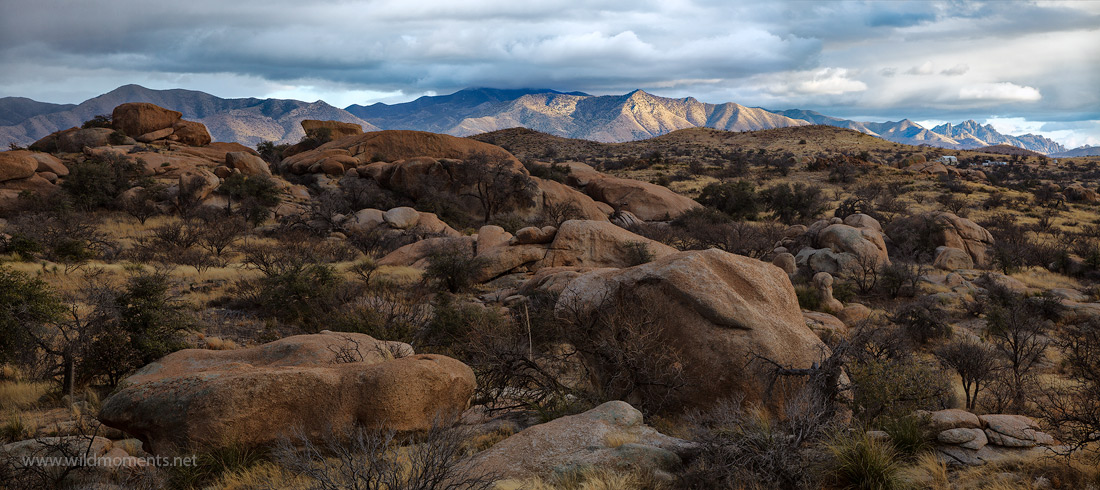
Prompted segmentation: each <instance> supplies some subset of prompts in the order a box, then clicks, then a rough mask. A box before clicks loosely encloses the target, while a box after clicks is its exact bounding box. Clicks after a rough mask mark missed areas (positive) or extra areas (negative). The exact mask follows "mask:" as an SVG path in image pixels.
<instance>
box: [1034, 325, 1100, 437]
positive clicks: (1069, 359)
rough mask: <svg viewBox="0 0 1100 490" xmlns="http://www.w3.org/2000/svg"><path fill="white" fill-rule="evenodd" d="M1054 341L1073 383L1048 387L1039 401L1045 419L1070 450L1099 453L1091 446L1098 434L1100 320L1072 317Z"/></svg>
mask: <svg viewBox="0 0 1100 490" xmlns="http://www.w3.org/2000/svg"><path fill="white" fill-rule="evenodd" d="M1056 342H1057V346H1058V347H1059V349H1060V350H1061V353H1062V356H1063V361H1062V363H1063V365H1064V367H1065V371H1066V375H1067V376H1068V377H1069V378H1070V379H1072V380H1073V381H1074V382H1073V383H1069V384H1065V385H1061V386H1057V387H1054V388H1052V389H1050V390H1048V392H1047V397H1046V398H1047V399H1046V401H1045V403H1044V404H1043V406H1044V408H1045V409H1046V413H1047V415H1048V419H1049V420H1050V421H1051V423H1052V424H1053V426H1054V427H1055V428H1056V429H1057V430H1058V433H1059V434H1060V435H1061V436H1062V437H1063V440H1064V441H1066V442H1067V443H1069V444H1070V445H1071V448H1072V449H1073V450H1079V449H1091V450H1092V451H1093V452H1098V453H1100V448H1098V447H1097V446H1096V445H1095V442H1096V440H1097V439H1098V435H1100V319H1097V318H1096V317H1091V316H1090V317H1086V318H1077V319H1075V320H1074V321H1072V322H1070V323H1069V324H1068V325H1066V326H1065V328H1063V329H1062V331H1061V332H1060V333H1059V335H1058V336H1057V338H1056ZM1090 444H1091V445H1090Z"/></svg>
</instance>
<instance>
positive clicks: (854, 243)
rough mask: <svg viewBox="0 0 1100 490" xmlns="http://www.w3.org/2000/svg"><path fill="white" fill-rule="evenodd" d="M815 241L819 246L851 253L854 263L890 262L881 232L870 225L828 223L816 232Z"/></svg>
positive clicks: (876, 264) (881, 263)
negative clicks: (864, 226) (855, 225)
mask: <svg viewBox="0 0 1100 490" xmlns="http://www.w3.org/2000/svg"><path fill="white" fill-rule="evenodd" d="M876 224H877V222H876ZM817 242H818V244H819V245H820V246H821V247H827V248H829V249H831V250H832V251H833V252H836V253H847V254H851V255H852V256H854V257H855V263H856V264H861V265H863V264H865V265H868V266H871V265H873V266H876V267H877V266H880V265H888V264H889V263H890V257H889V256H888V255H887V253H886V242H885V241H884V240H883V239H882V233H881V232H879V231H876V230H875V229H874V228H871V227H868V228H856V227H854V226H849V225H845V224H834V225H829V226H827V227H825V229H824V230H821V232H820V233H818V235H817Z"/></svg>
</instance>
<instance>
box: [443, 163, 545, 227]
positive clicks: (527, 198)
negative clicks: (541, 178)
mask: <svg viewBox="0 0 1100 490" xmlns="http://www.w3.org/2000/svg"><path fill="white" fill-rule="evenodd" d="M460 172H461V175H460V177H459V184H460V185H462V186H464V187H466V188H469V189H471V190H470V191H469V192H467V193H466V194H465V195H468V196H472V197H474V198H476V199H477V200H478V202H480V203H481V208H482V210H483V211H484V221H485V222H486V223H488V222H489V220H491V219H492V218H493V215H495V214H497V213H498V212H500V211H501V210H502V209H504V208H505V207H507V206H517V207H518V206H524V205H528V204H530V202H531V199H532V198H533V197H534V195H535V190H536V189H537V186H536V185H535V183H534V181H532V180H531V178H530V177H528V176H527V174H526V173H524V172H522V171H520V170H518V169H516V168H514V167H513V166H512V165H511V162H510V161H509V160H508V159H507V158H505V157H504V156H501V155H490V154H488V153H484V152H477V153H472V154H470V156H469V157H467V158H466V160H465V162H464V163H463V164H462V168H461V169H460Z"/></svg>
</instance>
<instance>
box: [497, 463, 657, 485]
mask: <svg viewBox="0 0 1100 490" xmlns="http://www.w3.org/2000/svg"><path fill="white" fill-rule="evenodd" d="M661 487H663V485H661V484H660V483H659V482H657V481H655V480H654V478H653V477H651V476H646V475H645V474H643V473H640V472H636V471H614V470H610V469H606V468H587V469H585V470H581V471H572V472H565V473H561V474H558V475H555V476H553V477H550V478H529V479H526V480H503V481H499V482H497V483H496V487H495V488H496V490H634V489H639V488H661Z"/></svg>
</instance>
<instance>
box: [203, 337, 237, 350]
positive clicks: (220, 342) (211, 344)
mask: <svg viewBox="0 0 1100 490" xmlns="http://www.w3.org/2000/svg"><path fill="white" fill-rule="evenodd" d="M203 341H204V342H206V348H207V349H210V350H234V349H240V348H241V346H239V345H237V343H236V342H234V341H233V340H231V339H223V338H221V337H206V338H205V339H203Z"/></svg>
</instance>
